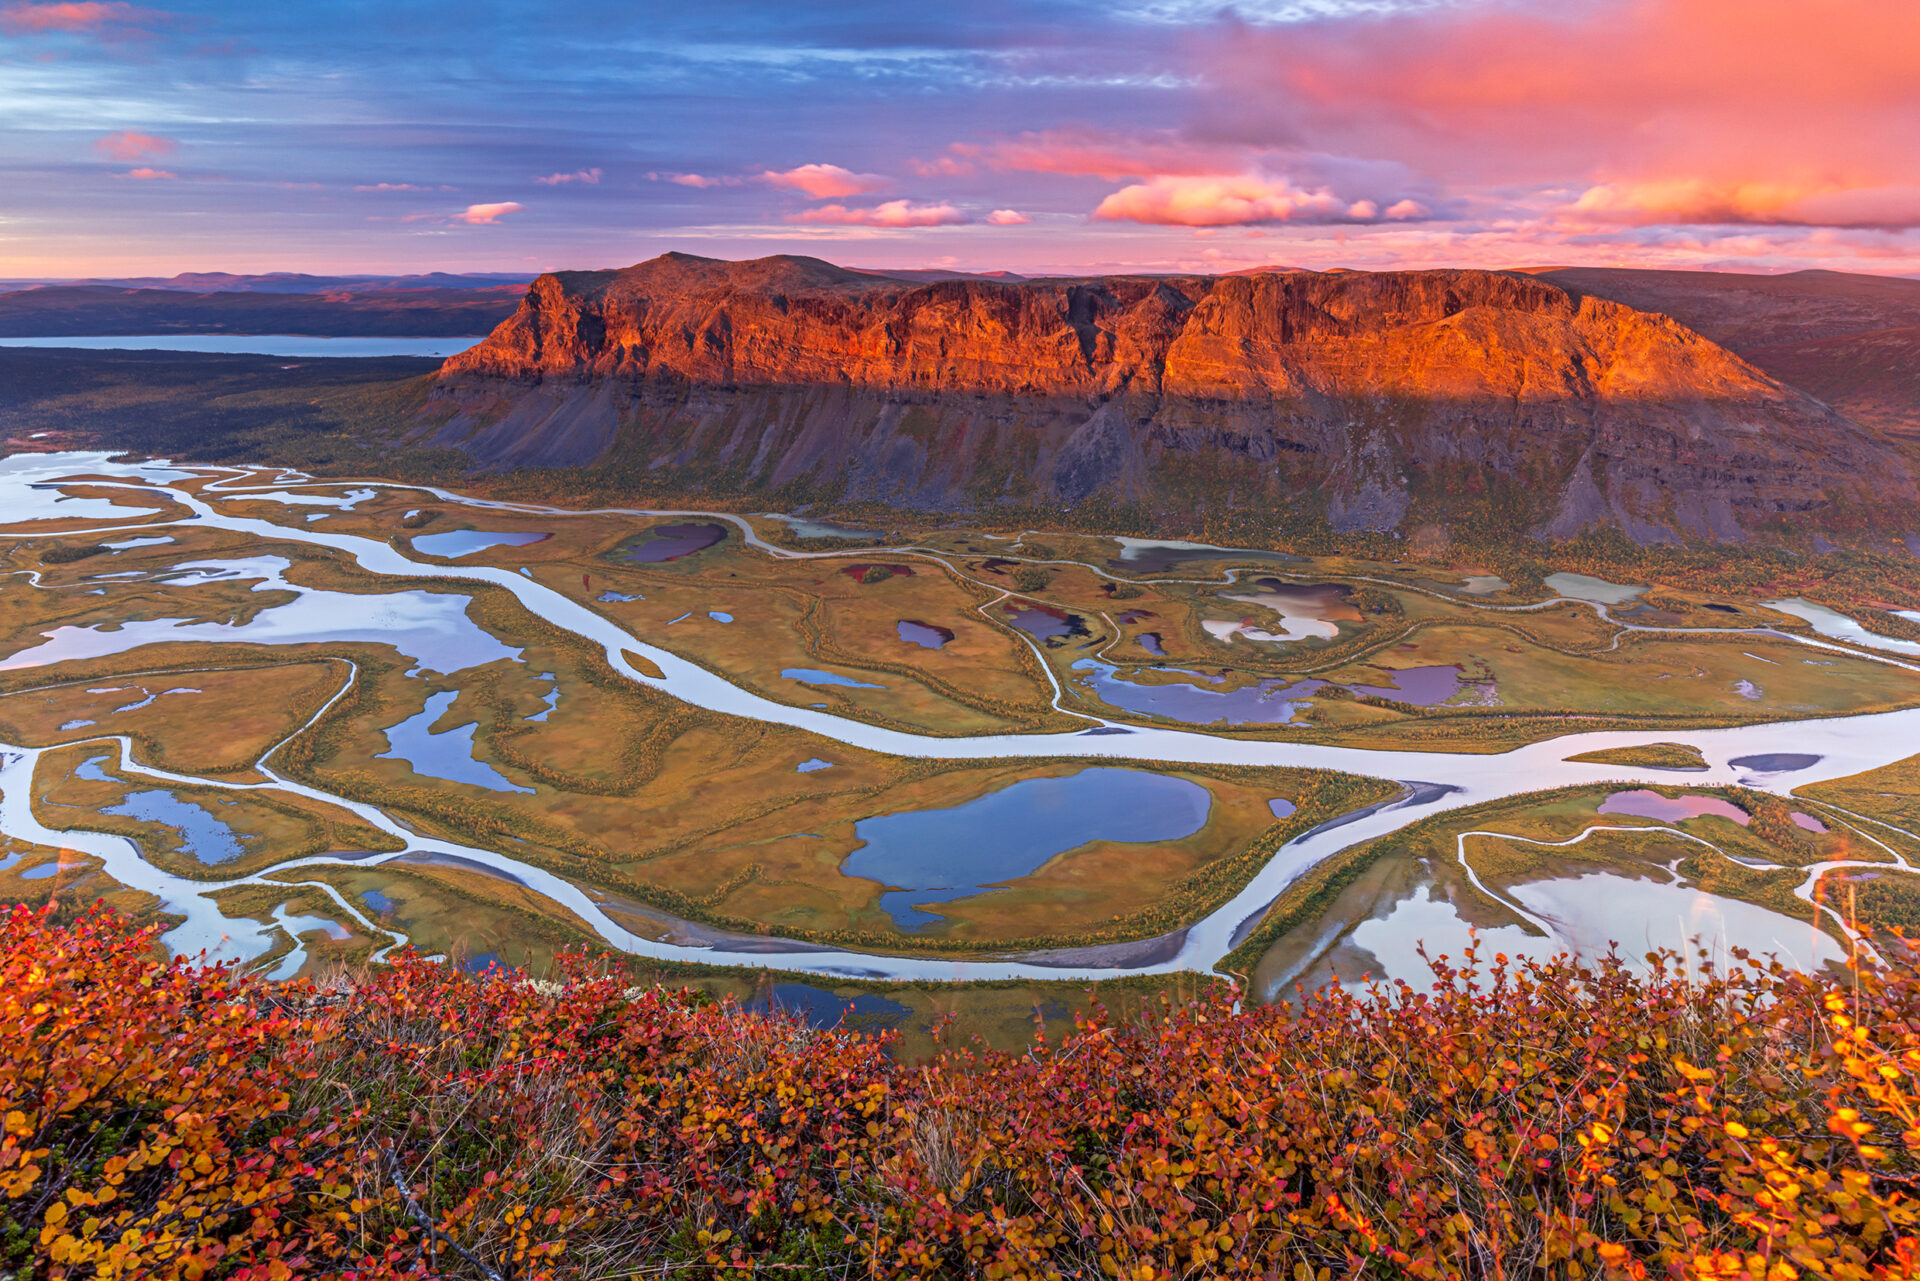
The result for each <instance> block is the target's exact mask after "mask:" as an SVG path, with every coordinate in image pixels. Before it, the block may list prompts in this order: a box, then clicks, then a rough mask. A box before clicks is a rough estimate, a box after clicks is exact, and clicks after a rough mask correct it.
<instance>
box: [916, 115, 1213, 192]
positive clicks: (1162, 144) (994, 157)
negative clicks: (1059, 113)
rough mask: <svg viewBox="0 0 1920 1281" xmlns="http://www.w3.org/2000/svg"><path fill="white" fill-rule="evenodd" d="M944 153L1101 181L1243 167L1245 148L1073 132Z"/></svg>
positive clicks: (1161, 135) (957, 146)
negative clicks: (1101, 179) (1099, 179)
mask: <svg viewBox="0 0 1920 1281" xmlns="http://www.w3.org/2000/svg"><path fill="white" fill-rule="evenodd" d="M947 150H948V151H949V152H951V153H952V154H953V155H954V156H958V157H962V158H963V159H964V160H966V161H978V162H979V163H980V164H983V165H985V166H986V167H987V168H989V169H997V170H1004V171H1012V172H1017V173H1053V174H1068V175H1075V176H1087V177H1097V178H1105V179H1107V180H1109V181H1117V180H1119V179H1121V178H1148V177H1156V176H1159V175H1163V174H1177V175H1192V176H1200V175H1205V174H1216V173H1221V172H1230V171H1232V170H1234V169H1237V168H1240V167H1241V166H1243V165H1245V164H1246V162H1247V159H1248V156H1249V149H1248V148H1246V147H1243V146H1236V145H1220V144H1207V143H1196V142H1193V141H1191V140H1189V139H1186V138H1183V137H1181V136H1180V135H1178V134H1175V133H1172V132H1167V131H1161V132H1156V133H1149V134H1116V133H1108V132H1105V131H1102V130H1096V129H1086V128H1075V129H1049V130H1045V131H1043V132H1027V133H1022V134H1020V135H1018V136H1017V137H1013V138H1003V139H1000V140H999V141H996V142H985V143H971V142H957V143H954V144H953V145H952V146H951V147H948V148H947Z"/></svg>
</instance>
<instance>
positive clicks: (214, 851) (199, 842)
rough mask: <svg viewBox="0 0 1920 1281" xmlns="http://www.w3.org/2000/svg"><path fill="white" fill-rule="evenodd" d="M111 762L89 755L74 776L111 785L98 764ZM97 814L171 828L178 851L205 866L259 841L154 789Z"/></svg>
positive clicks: (201, 809)
mask: <svg viewBox="0 0 1920 1281" xmlns="http://www.w3.org/2000/svg"><path fill="white" fill-rule="evenodd" d="M111 759H112V757H110V756H105V755H102V756H89V757H88V758H87V759H86V760H84V761H82V762H80V764H79V765H78V766H76V767H75V768H74V771H73V774H74V777H75V778H84V779H87V780H88V781H90V782H94V783H109V782H112V781H113V779H112V778H111V776H109V775H108V774H107V773H106V771H105V770H102V769H101V768H100V765H101V762H103V761H107V760H111ZM100 812H101V813H102V814H118V815H122V816H124V817H126V818H137V819H142V820H144V821H146V822H149V823H159V824H161V825H162V826H165V827H171V828H173V829H175V830H176V831H178V832H179V833H180V848H181V849H183V850H185V851H186V852H187V853H189V854H191V855H193V856H194V857H195V858H197V859H199V860H200V861H201V862H202V863H207V864H213V863H226V862H230V861H232V860H233V859H236V858H239V857H240V856H241V855H242V854H244V853H246V852H247V851H246V847H245V845H244V844H243V843H242V842H243V840H248V841H250V840H257V839H258V838H257V837H252V836H248V837H244V838H243V837H239V836H236V835H234V832H233V829H232V828H230V827H228V826H227V825H226V824H225V823H222V822H221V821H220V820H219V819H217V818H215V817H214V816H213V814H212V813H211V812H209V811H208V810H207V808H206V807H205V806H203V805H196V804H194V803H193V802H192V801H183V800H181V799H180V798H179V797H178V796H175V795H174V794H173V793H172V792H166V791H161V790H159V789H157V788H156V789H152V790H148V791H141V792H129V793H128V794H127V797H126V799H125V800H123V801H122V802H120V804H118V805H107V806H103V807H102V808H101V810H100ZM42 875H51V873H42Z"/></svg>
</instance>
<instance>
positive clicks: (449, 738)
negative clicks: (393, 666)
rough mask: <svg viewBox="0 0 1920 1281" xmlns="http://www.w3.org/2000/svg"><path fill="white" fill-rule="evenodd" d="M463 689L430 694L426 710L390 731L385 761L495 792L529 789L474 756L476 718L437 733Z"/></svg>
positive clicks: (383, 754)
mask: <svg viewBox="0 0 1920 1281" xmlns="http://www.w3.org/2000/svg"><path fill="white" fill-rule="evenodd" d="M459 696H460V695H459V691H457V690H451V689H450V690H445V691H443V692H441V693H438V694H433V695H429V696H428V698H427V706H426V710H424V711H421V712H419V713H416V714H415V715H413V716H409V717H408V718H407V719H406V720H404V721H401V722H400V723H399V724H398V725H395V726H393V727H392V728H390V729H388V730H387V731H386V735H387V750H386V751H384V752H381V753H380V757H381V758H382V759H383V760H402V761H405V762H406V763H407V764H409V765H411V766H413V772H414V773H416V774H420V775H423V776H424V777H427V778H444V779H446V780H447V781H448V782H450V783H471V784H473V785H474V786H475V787H484V788H487V789H488V790H489V791H495V792H526V793H528V794H529V795H531V794H532V792H533V789H532V788H531V787H521V786H520V785H519V784H518V783H515V782H514V781H513V780H511V779H509V778H507V777H506V776H505V775H504V774H502V773H501V772H500V771H499V770H497V769H495V768H494V767H493V766H491V765H489V764H487V763H486V762H485V761H476V760H475V759H473V732H474V730H476V729H478V728H479V726H478V725H477V724H475V723H474V722H472V721H468V722H467V723H466V724H465V725H461V726H457V727H456V728H454V729H450V730H444V731H442V732H441V733H438V734H436V733H434V732H433V729H432V726H433V723H434V722H435V721H437V720H439V719H440V718H441V717H442V716H443V715H445V714H446V710H447V709H448V708H449V707H451V706H453V700H454V699H456V698H458V697H459Z"/></svg>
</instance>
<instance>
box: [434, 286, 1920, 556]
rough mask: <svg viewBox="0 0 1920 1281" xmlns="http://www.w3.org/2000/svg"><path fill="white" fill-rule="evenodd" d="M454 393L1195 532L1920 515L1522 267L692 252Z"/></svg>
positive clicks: (558, 446)
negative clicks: (954, 272) (890, 273)
mask: <svg viewBox="0 0 1920 1281" xmlns="http://www.w3.org/2000/svg"><path fill="white" fill-rule="evenodd" d="M431 404H432V406H433V407H434V413H435V416H434V418H433V425H432V426H431V427H430V428H425V429H423V431H422V433H421V434H422V436H423V437H425V436H430V437H431V438H432V440H433V442H434V443H436V444H440V445H453V446H458V447H460V448H463V449H465V450H467V451H468V452H469V453H470V454H471V455H472V456H473V457H474V458H475V459H476V461H477V462H478V463H480V464H481V465H485V466H496V467H504V466H523V465H578V464H584V463H589V462H594V461H603V462H607V463H609V464H612V465H616V466H621V467H625V468H629V469H631V470H634V471H636V472H644V473H646V474H648V475H650V476H653V477H655V478H657V479H662V480H667V479H674V478H676V477H681V478H684V481H685V483H686V484H687V485H688V486H689V487H691V488H698V487H710V486H713V485H715V484H725V485H726V486H727V487H729V488H736V489H747V490H752V489H764V490H773V491H784V492H786V493H790V494H791V493H802V492H805V493H810V494H816V495H817V494H830V495H833V496H840V497H844V498H847V499H849V500H859V499H872V500H878V501H883V502H887V503H890V504H893V505H896V506H917V507H925V508H935V509H966V508H981V507H992V506H994V505H996V504H1003V503H1013V504H1029V505H1030V504H1035V503H1055V504H1074V503H1080V502H1084V501H1086V500H1089V499H1092V498H1095V497H1096V496H1099V497H1104V498H1108V499H1111V500H1115V501H1120V502H1128V503H1133V504H1137V505H1139V506H1140V507H1143V508H1145V509H1147V510H1148V511H1149V512H1152V513H1155V514H1158V515H1165V516H1168V517H1169V518H1173V517H1179V518H1182V519H1184V520H1186V521H1188V522H1189V523H1190V522H1191V521H1192V519H1193V518H1194V516H1195V515H1196V514H1197V513H1205V512H1207V511H1209V510H1213V509H1237V510H1252V511H1267V512H1271V513H1272V514H1273V516H1274V518H1275V519H1276V521H1278V520H1281V519H1283V518H1288V519H1324V520H1326V521H1327V522H1329V523H1330V524H1331V525H1332V527H1333V528H1334V529H1335V530H1337V531H1343V532H1351V531H1359V530H1373V531H1393V530H1398V531H1411V530H1412V529H1413V528H1414V527H1415V526H1427V525H1438V526H1440V527H1443V528H1444V527H1448V526H1456V527H1457V526H1459V525H1461V524H1462V523H1466V524H1472V525H1475V526H1476V527H1480V528H1485V529H1488V530H1490V531H1492V530H1501V531H1505V532H1511V533H1519V532H1531V533H1537V534H1541V535H1545V536H1568V535H1571V534H1574V533H1577V532H1579V531H1580V530H1583V529H1586V528H1590V527H1593V526H1595V525H1611V526H1615V527H1618V528H1620V529H1622V530H1624V531H1625V532H1627V533H1628V534H1629V535H1630V536H1632V537H1634V538H1636V539H1639V540H1641V541H1661V540H1668V539H1673V538H1677V537H1682V536H1697V537H1705V538H1717V539H1738V538H1743V537H1746V536H1749V535H1750V534H1751V533H1752V532H1754V531H1756V530H1759V529H1762V528H1777V529H1783V530H1785V529H1791V528H1793V527H1794V526H1796V525H1804V526H1806V527H1808V528H1813V527H1819V528H1822V529H1824V530H1827V531H1828V532H1833V531H1834V530H1836V529H1838V530H1843V531H1848V532H1856V533H1861V534H1864V533H1865V532H1866V531H1868V530H1869V529H1873V530H1876V531H1877V533H1876V535H1875V536H1876V537H1882V538H1883V537H1884V536H1886V535H1889V534H1898V533H1900V532H1902V531H1901V530H1899V529H1896V528H1895V526H1896V525H1897V524H1898V523H1899V521H1900V520H1902V519H1911V511H1912V506H1913V504H1914V502H1915V499H1916V494H1915V489H1914V481H1913V477H1912V476H1911V475H1910V474H1909V472H1908V471H1907V469H1906V467H1905V465H1904V464H1903V463H1902V462H1901V461H1900V460H1899V458H1898V457H1897V456H1896V455H1895V454H1894V453H1893V452H1892V451H1890V450H1889V449H1888V448H1887V447H1886V446H1885V444H1884V443H1883V442H1881V441H1880V440H1878V439H1877V438H1876V437H1875V436H1874V435H1873V434H1872V433H1870V432H1868V431H1866V430H1864V429H1862V428H1861V427H1859V426H1858V425H1856V424H1855V423H1853V422H1851V421H1849V420H1848V419H1846V418H1844V417H1842V416H1841V415H1840V414H1838V413H1836V412H1834V411H1833V410H1831V409H1829V408H1828V407H1827V406H1825V405H1823V404H1821V403H1820V402H1818V401H1815V400H1813V399H1811V398H1810V397H1808V396H1806V395H1804V394H1802V393H1801V392H1798V391H1796V390H1794V389H1792V388H1790V387H1787V386H1785V385H1783V384H1781V383H1779V382H1777V381H1775V380H1773V379H1771V378H1769V377H1768V376H1767V375H1765V374H1763V373H1761V372H1760V371H1759V370H1757V369H1755V368H1754V367H1753V366H1751V365H1749V364H1747V363H1746V362H1745V361H1743V360H1742V359H1740V358H1739V357H1737V356H1735V355H1733V354H1732V353H1730V352H1728V351H1726V350H1725V349H1723V348H1721V347H1719V346H1716V345H1715V344H1713V343H1712V342H1709V341H1708V340H1707V339H1705V338H1703V337H1701V336H1700V335H1699V334H1698V333H1695V332H1694V331H1692V330H1690V329H1688V328H1686V327H1684V326H1682V325H1681V324H1679V323H1678V322H1676V321H1673V320H1671V319H1668V318H1667V317H1665V316H1662V315H1655V314H1650V313H1647V312H1642V311H1637V310H1635V309H1633V308H1631V307H1629V306H1626V305H1623V304H1621V303H1617V302H1611V301H1607V300H1605V299H1602V298H1599V297H1595V296H1592V295H1582V294H1577V293H1575V292H1571V291H1569V290H1568V289H1566V288H1563V287H1561V286H1560V285H1559V284H1556V283H1554V282H1551V281H1548V280H1542V279H1538V278H1535V277H1531V276H1528V275H1524V274H1517V273H1516V274H1508V273H1497V272H1484V271H1453V270H1447V271H1424V272H1382V273H1366V272H1342V273H1330V274H1321V273H1314V272H1288V273H1278V272H1275V273H1259V274H1253V275H1242V276H1221V277H1177V278H1152V277H1108V278H1098V279H1077V280H1024V281H1017V282H1010V283H1001V282H997V281H990V280H983V279H966V280H948V281H936V282H931V283H919V282H912V281H903V280H900V279H897V278H889V277H883V276H879V275H876V274H873V273H867V272H857V271H850V270H846V269H843V268H840V267H835V266H833V265H831V264H829V263H825V262H821V261H819V260H817V259H810V258H797V257H775V258H764V259H759V260H755V261H751V262H720V261H715V260H711V259H704V258H695V257H692V256H689V255H685V254H667V255H663V256H662V257H660V258H656V259H653V260H652V261H650V262H646V263H642V264H640V265H639V266H636V267H631V268H627V269H625V270H622V271H604V272H562V273H556V274H553V275H548V276H542V277H541V278H540V279H539V280H537V281H536V282H535V283H534V285H533V287H532V289H531V290H530V291H529V293H528V295H527V297H526V299H525V300H524V301H523V302H522V304H521V306H520V308H519V310H518V311H516V312H515V314H514V315H513V316H512V317H511V318H509V319H508V320H506V321H505V322H503V323H502V324H501V325H500V326H499V327H498V328H497V329H496V330H495V331H494V332H493V334H492V335H491V336H490V337H488V338H487V339H486V341H484V342H482V343H481V344H480V345H479V346H477V347H475V348H473V349H472V350H470V351H468V352H467V353H465V354H464V355H462V356H459V357H456V358H455V359H453V360H451V361H449V362H447V364H446V366H445V367H444V369H443V371H442V372H441V374H440V377H439V382H438V386H437V390H436V393H435V396H434V398H433V400H432V401H431ZM1903 510H1904V511H1905V513H1907V514H1906V515H1905V516H1903V515H1902V511H1903Z"/></svg>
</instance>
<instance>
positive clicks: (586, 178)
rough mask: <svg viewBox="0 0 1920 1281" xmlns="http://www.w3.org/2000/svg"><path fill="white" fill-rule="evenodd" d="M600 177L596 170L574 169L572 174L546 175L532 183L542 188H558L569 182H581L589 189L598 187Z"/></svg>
mask: <svg viewBox="0 0 1920 1281" xmlns="http://www.w3.org/2000/svg"><path fill="white" fill-rule="evenodd" d="M600 177H601V173H600V170H598V169H576V170H574V171H573V172H572V173H553V174H548V175H547V176H546V177H544V178H535V179H534V181H535V182H537V183H539V184H540V185H541V186H542V187H559V186H564V185H565V184H567V183H569V182H581V183H585V184H586V185H587V186H589V187H597V186H599V185H600Z"/></svg>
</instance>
